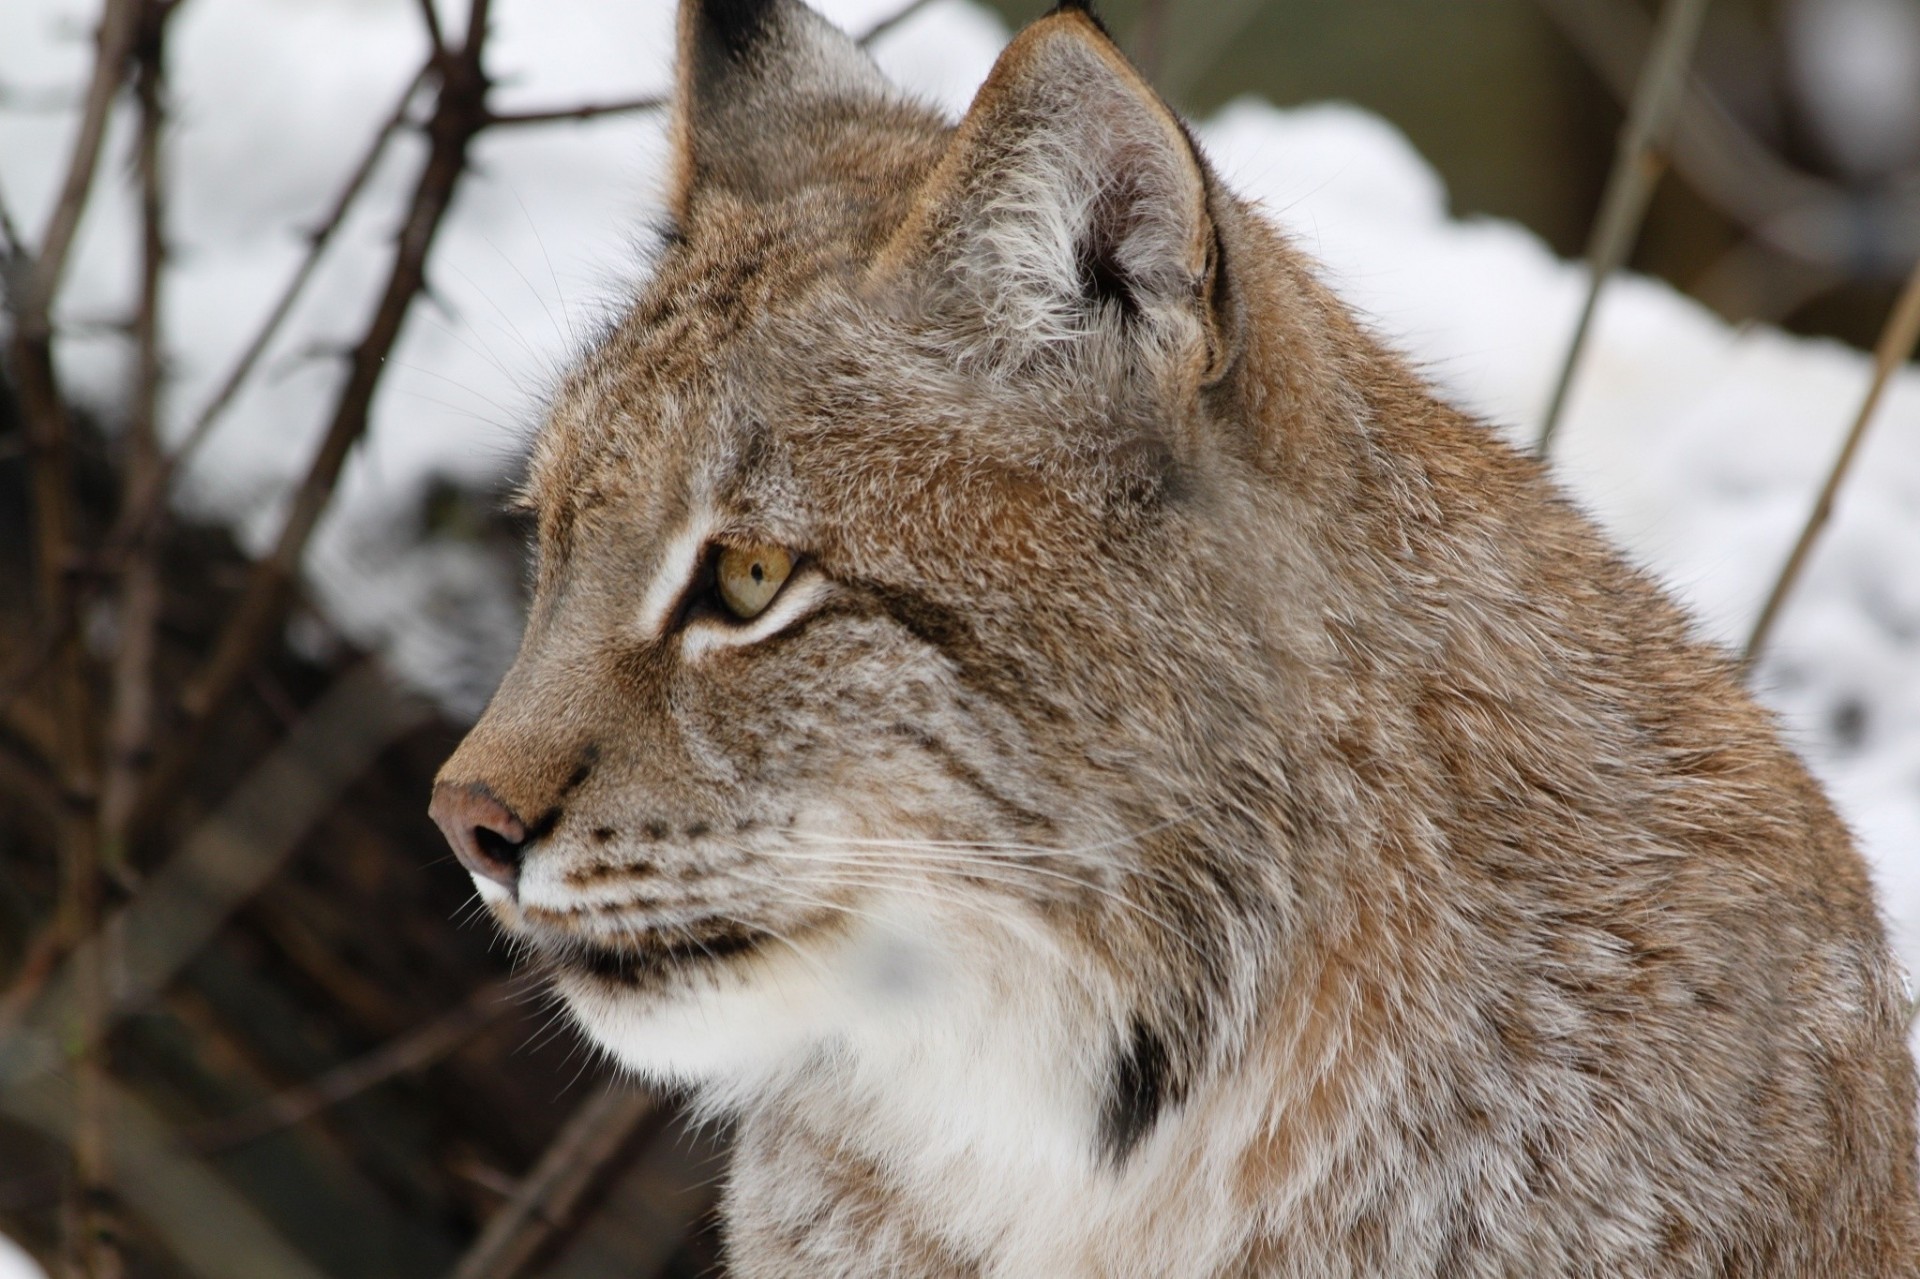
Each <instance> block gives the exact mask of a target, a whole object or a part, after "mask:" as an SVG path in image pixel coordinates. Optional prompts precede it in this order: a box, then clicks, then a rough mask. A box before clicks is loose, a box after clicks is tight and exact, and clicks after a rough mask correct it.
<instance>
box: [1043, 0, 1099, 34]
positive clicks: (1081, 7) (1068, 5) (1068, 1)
mask: <svg viewBox="0 0 1920 1279" xmlns="http://www.w3.org/2000/svg"><path fill="white" fill-rule="evenodd" d="M1059 13H1078V14H1084V15H1085V16H1086V17H1087V18H1088V19H1089V20H1091V21H1092V23H1093V25H1094V26H1096V27H1098V28H1100V34H1101V35H1103V36H1105V37H1107V39H1109V40H1111V39H1113V32H1111V31H1109V30H1107V24H1106V23H1105V22H1104V21H1103V20H1102V19H1101V17H1100V15H1099V14H1098V13H1096V12H1094V8H1093V0H1060V2H1059V3H1058V4H1056V5H1054V6H1053V8H1051V9H1049V10H1047V12H1046V14H1045V16H1046V17H1049V18H1051V17H1053V16H1054V15H1055V14H1059Z"/></svg>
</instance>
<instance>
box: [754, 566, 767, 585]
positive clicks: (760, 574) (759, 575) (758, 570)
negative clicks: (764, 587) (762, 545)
mask: <svg viewBox="0 0 1920 1279" xmlns="http://www.w3.org/2000/svg"><path fill="white" fill-rule="evenodd" d="M752 571H753V580H754V581H756V582H764V581H765V580H766V578H767V570H766V569H764V568H762V567H761V566H760V565H759V564H757V563H756V564H755V565H754V566H753V570H752Z"/></svg>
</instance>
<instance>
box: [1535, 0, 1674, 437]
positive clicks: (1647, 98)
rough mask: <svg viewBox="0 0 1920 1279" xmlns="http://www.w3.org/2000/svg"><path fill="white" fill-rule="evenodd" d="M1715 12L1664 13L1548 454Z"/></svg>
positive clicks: (1590, 255)
mask: <svg viewBox="0 0 1920 1279" xmlns="http://www.w3.org/2000/svg"><path fill="white" fill-rule="evenodd" d="M1706 16H1707V0H1666V7H1665V8H1664V9H1662V10H1661V12H1660V26H1659V29H1658V31H1657V32H1656V34H1655V35H1654V40H1653V50H1652V52H1651V53H1650V54H1649V55H1648V57H1647V64H1646V70H1645V71H1644V72H1643V73H1642V75H1641V77H1640V83H1639V85H1638V86H1636V88H1635V89H1634V93H1633V102H1632V105H1631V106H1629V107H1628V109H1627V121H1626V124H1625V125H1624V126H1622V128H1621V130H1620V140H1619V146H1618V149H1617V150H1616V151H1615V153H1614V159H1613V169H1612V171H1611V172H1610V173H1608V174H1607V188H1606V192H1605V194H1604V195H1603V196H1602V197H1601V200H1600V215H1599V217H1597V218H1596V219H1595V220H1594V224H1593V234H1592V237H1591V238H1590V239H1589V240H1588V242H1587V296H1586V300H1585V301H1584V302H1583V303H1582V304H1581V307H1580V318H1579V320H1577V321H1576V322H1575V324H1574V327H1573V339H1572V341H1571V342H1569V343H1568V344H1567V354H1566V358H1565V359H1564V360H1562V361H1561V364H1560V375H1559V377H1558V378H1557V379H1556V380H1555V382H1554V387H1553V396H1552V398H1551V399H1550V400H1548V402H1547V415H1546V420H1545V421H1544V422H1542V423H1541V426H1540V438H1539V439H1538V440H1537V441H1536V442H1535V444H1534V452H1535V453H1537V454H1539V455H1540V456H1541V457H1545V456H1546V455H1547V450H1548V449H1550V448H1551V447H1552V446H1553V437H1554V432H1555V431H1556V430H1557V429H1558V427H1559V425H1560V415H1561V413H1562V411H1563V410H1564V409H1565V408H1566V403H1567V394H1568V392H1569V391H1571V390H1572V388H1573V375H1574V373H1575V371H1576V370H1578V368H1579V367H1580V355H1581V352H1582V351H1583V350H1585V348H1586V344H1587V334H1588V332H1589V331H1590V330H1591V328H1592V325H1593V317H1594V313H1595V312H1596V311H1597V310H1598V308H1599V305H1600V292H1601V290H1602V289H1604V288H1605V287H1606V283H1607V277H1608V276H1610V275H1612V274H1613V273H1614V272H1615V271H1616V270H1618V269H1619V268H1620V266H1621V264H1622V263H1623V262H1625V261H1626V257H1627V253H1628V251H1629V250H1631V249H1632V247H1633V242H1634V240H1635V239H1636V238H1638V236H1639V234H1640V224H1641V222H1642V221H1644V220H1645V218H1646V214H1647V205H1648V203H1649V202H1650V201H1651V200H1652V198H1653V188H1654V185H1655V184H1656V183H1657V182H1658V181H1659V180H1660V174H1661V172H1662V171H1663V170H1664V169H1665V167H1666V159H1665V151H1666V147H1667V139H1668V136H1669V134H1670V133H1671V132H1672V125H1673V115H1674V109H1675V108H1676V107H1677V106H1678V105H1679V102H1680V99H1681V95H1682V93H1683V92H1684V90H1685V88H1686V83H1687V67H1688V65H1689V64H1690V63H1691V62H1692V61H1693V50H1694V46H1695V45H1696V44H1698V43H1699V39H1700V27H1701V24H1702V23H1703V21H1704V20H1705V18H1706Z"/></svg>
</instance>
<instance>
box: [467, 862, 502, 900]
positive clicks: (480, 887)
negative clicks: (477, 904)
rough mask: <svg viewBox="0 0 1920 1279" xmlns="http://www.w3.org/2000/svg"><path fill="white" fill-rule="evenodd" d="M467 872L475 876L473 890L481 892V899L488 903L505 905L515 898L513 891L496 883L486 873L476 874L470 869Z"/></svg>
mask: <svg viewBox="0 0 1920 1279" xmlns="http://www.w3.org/2000/svg"><path fill="white" fill-rule="evenodd" d="M467 873H468V874H469V875H472V876H473V891H474V892H476V893H479V894H480V900H481V901H483V902H485V903H486V904H487V905H489V906H503V905H505V904H507V903H508V902H511V901H512V900H513V894H512V893H510V892H508V891H507V890H506V889H505V888H503V887H501V886H500V885H499V884H496V883H494V882H493V881H492V880H491V879H488V878H487V877H486V876H485V875H474V874H473V872H472V871H468V872H467Z"/></svg>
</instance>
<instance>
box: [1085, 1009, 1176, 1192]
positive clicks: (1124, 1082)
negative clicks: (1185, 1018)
mask: <svg viewBox="0 0 1920 1279" xmlns="http://www.w3.org/2000/svg"><path fill="white" fill-rule="evenodd" d="M1170 1065H1171V1063H1170V1062H1169V1061H1168V1059H1167V1046H1166V1044H1165V1043H1164V1042H1163V1041H1162V1040H1161V1038H1160V1036H1159V1035H1157V1034H1155V1033H1154V1031H1153V1030H1152V1029H1151V1028H1150V1027H1148V1025H1147V1024H1146V1023H1145V1022H1143V1021H1141V1020H1140V1018H1139V1017H1137V1016H1136V1017H1134V1019H1133V1022H1132V1024H1131V1025H1130V1026H1129V1027H1128V1031H1127V1039H1126V1042H1125V1043H1124V1044H1122V1045H1121V1048H1120V1055H1119V1057H1117V1058H1116V1059H1115V1060H1114V1064H1113V1072H1112V1074H1111V1075H1110V1076H1109V1077H1108V1079H1107V1098H1106V1101H1105V1103H1104V1104H1103V1105H1102V1106H1101V1107H1100V1145H1101V1148H1102V1149H1103V1150H1104V1151H1105V1152H1106V1154H1107V1157H1108V1158H1109V1159H1111V1160H1112V1161H1113V1163H1114V1165H1115V1166H1116V1167H1118V1166H1119V1165H1120V1164H1123V1163H1125V1162H1126V1159H1127V1156H1128V1155H1129V1154H1131V1153H1132V1152H1133V1148H1134V1147H1135V1146H1137V1145H1139V1144H1140V1142H1141V1140H1142V1139H1143V1138H1145V1137H1146V1135H1147V1133H1149V1132H1150V1131H1152V1129H1153V1125H1154V1123H1155V1121H1157V1120H1158V1119H1159V1118H1160V1112H1161V1111H1162V1110H1164V1109H1166V1107H1167V1106H1168V1105H1170V1104H1172V1103H1173V1102H1175V1101H1177V1100H1178V1098H1177V1097H1175V1096H1174V1095H1173V1088H1172V1080H1171V1078H1170Z"/></svg>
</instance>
